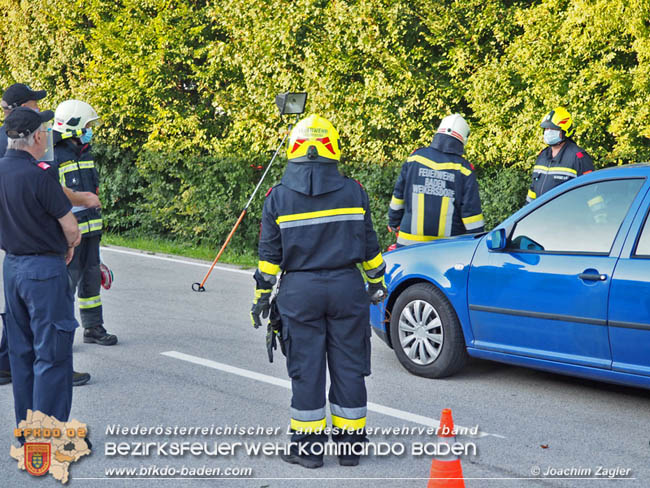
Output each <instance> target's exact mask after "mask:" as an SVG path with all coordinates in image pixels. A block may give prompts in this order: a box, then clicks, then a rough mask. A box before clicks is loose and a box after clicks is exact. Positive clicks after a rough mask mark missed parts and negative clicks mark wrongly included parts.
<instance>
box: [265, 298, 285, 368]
mask: <svg viewBox="0 0 650 488" xmlns="http://www.w3.org/2000/svg"><path fill="white" fill-rule="evenodd" d="M278 341H280V350H281V351H282V354H284V355H285V356H286V355H287V353H286V351H285V350H284V340H283V337H282V320H281V319H280V312H279V311H278V305H277V303H276V302H275V300H274V301H273V302H271V313H270V314H269V325H267V327H266V352H267V354H268V355H269V362H271V363H272V362H273V351H274V350H276V349H277V348H278Z"/></svg>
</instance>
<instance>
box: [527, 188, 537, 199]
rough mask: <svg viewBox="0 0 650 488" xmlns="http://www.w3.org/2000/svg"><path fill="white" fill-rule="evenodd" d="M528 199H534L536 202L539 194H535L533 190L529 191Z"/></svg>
mask: <svg viewBox="0 0 650 488" xmlns="http://www.w3.org/2000/svg"><path fill="white" fill-rule="evenodd" d="M528 198H532V199H533V200H534V199H535V198H537V193H535V192H534V191H533V190H528Z"/></svg>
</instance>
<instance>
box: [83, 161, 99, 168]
mask: <svg viewBox="0 0 650 488" xmlns="http://www.w3.org/2000/svg"><path fill="white" fill-rule="evenodd" d="M79 167H80V168H81V169H92V168H94V167H95V161H79Z"/></svg>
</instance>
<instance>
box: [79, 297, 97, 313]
mask: <svg viewBox="0 0 650 488" xmlns="http://www.w3.org/2000/svg"><path fill="white" fill-rule="evenodd" d="M101 306H102V298H101V296H99V295H97V296H95V297H89V298H79V308H80V309H83V310H86V309H89V308H96V307H101Z"/></svg>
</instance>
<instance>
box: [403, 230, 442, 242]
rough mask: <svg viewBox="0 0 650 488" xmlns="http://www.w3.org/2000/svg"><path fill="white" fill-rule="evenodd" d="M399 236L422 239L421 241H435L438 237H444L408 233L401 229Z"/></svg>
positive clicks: (413, 239)
mask: <svg viewBox="0 0 650 488" xmlns="http://www.w3.org/2000/svg"><path fill="white" fill-rule="evenodd" d="M399 237H402V238H404V239H408V240H409V241H420V242H426V241H435V240H436V239H442V238H443V237H444V236H440V237H438V236H418V235H414V234H407V233H406V232H404V231H401V230H400V231H399Z"/></svg>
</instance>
